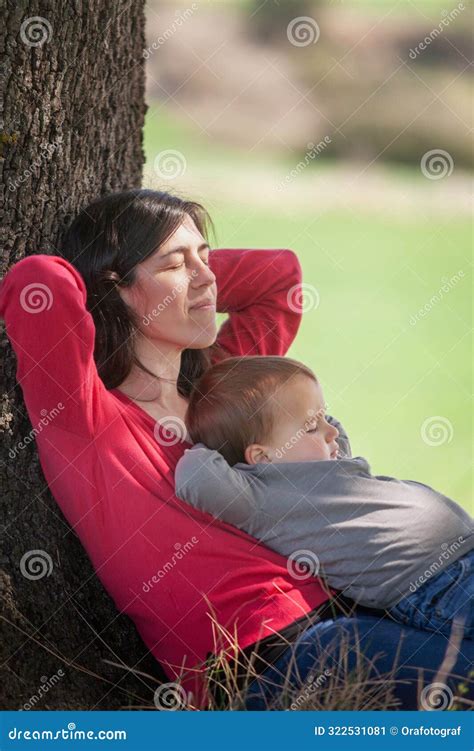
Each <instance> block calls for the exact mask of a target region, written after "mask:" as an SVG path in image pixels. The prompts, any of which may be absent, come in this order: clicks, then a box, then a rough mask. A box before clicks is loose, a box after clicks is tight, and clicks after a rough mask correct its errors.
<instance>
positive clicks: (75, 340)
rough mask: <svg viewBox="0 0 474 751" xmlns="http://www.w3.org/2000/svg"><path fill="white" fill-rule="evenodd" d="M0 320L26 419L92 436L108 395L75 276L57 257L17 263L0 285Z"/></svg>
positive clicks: (90, 321)
mask: <svg viewBox="0 0 474 751" xmlns="http://www.w3.org/2000/svg"><path fill="white" fill-rule="evenodd" d="M0 316H1V317H2V318H4V320H5V326H6V332H7V335H8V338H9V339H10V342H11V344H12V346H13V349H14V351H15V354H16V359H17V373H16V377H17V381H18V382H19V384H20V386H21V388H22V391H23V397H24V400H25V404H26V407H27V410H28V414H29V417H30V420H31V422H32V424H33V426H35V425H36V424H37V423H38V422H39V421H40V420H41V419H42V418H43V419H46V417H45V416H46V415H53V417H52V418H51V420H52V421H53V420H54V424H55V425H56V426H57V427H59V428H63V429H64V430H68V431H69V432H72V433H76V434H77V435H86V436H91V435H92V434H93V432H94V430H95V429H96V427H97V422H98V420H99V418H100V417H101V416H102V415H101V414H99V412H102V410H104V409H105V406H104V405H105V401H106V399H104V394H105V395H106V394H107V391H106V389H105V386H104V384H103V382H102V381H101V379H100V377H99V374H98V372H97V369H96V365H95V361H94V356H93V355H94V341H95V326H94V322H93V319H92V316H91V314H90V313H89V312H88V311H87V309H86V288H85V284H84V281H83V279H82V277H81V275H80V274H79V272H78V271H77V270H76V269H74V267H73V266H72V265H71V264H70V263H69V262H68V261H66V260H64V259H62V258H60V257H58V256H50V255H34V256H28V257H27V258H24V259H22V260H21V261H18V262H17V263H16V264H15V265H14V266H13V267H12V268H11V269H10V270H9V272H8V273H7V274H6V276H5V278H4V279H3V281H2V284H1V287H0Z"/></svg>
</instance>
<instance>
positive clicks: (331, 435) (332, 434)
mask: <svg viewBox="0 0 474 751" xmlns="http://www.w3.org/2000/svg"><path fill="white" fill-rule="evenodd" d="M338 435H339V431H338V429H337V428H336V427H335V426H334V425H331V423H329V430H328V432H327V441H328V443H330V442H331V441H334V440H335V439H336V438H337V437H338Z"/></svg>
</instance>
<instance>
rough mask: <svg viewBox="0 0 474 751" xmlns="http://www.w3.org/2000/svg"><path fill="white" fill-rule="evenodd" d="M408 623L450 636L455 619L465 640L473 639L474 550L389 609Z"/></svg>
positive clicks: (396, 618)
mask: <svg viewBox="0 0 474 751" xmlns="http://www.w3.org/2000/svg"><path fill="white" fill-rule="evenodd" d="M388 612H389V613H390V615H391V616H393V618H395V620H397V621H399V622H400V623H404V624H405V625H406V626H414V628H422V629H426V630H428V631H437V632H439V633H441V634H444V635H445V636H449V634H450V632H451V628H452V626H453V620H454V619H455V618H456V620H457V619H459V620H462V621H463V631H464V638H465V639H474V550H471V552H470V553H467V554H466V555H465V556H463V557H462V558H459V559H458V560H457V561H454V563H451V564H450V565H449V566H447V567H446V568H445V569H444V571H441V573H439V574H436V576H434V577H433V578H432V579H428V580H427V581H426V582H425V583H424V584H422V585H421V586H419V587H418V589H417V590H416V591H415V592H412V593H411V594H409V595H407V596H406V597H404V598H403V600H400V602H398V603H397V604H396V605H395V606H394V607H393V608H391V609H390V610H389V611H388Z"/></svg>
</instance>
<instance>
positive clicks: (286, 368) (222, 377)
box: [185, 355, 317, 466]
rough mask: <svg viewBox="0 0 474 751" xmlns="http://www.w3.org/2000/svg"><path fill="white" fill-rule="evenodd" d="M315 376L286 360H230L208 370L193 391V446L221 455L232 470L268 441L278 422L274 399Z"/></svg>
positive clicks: (189, 412)
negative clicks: (247, 451)
mask: <svg viewBox="0 0 474 751" xmlns="http://www.w3.org/2000/svg"><path fill="white" fill-rule="evenodd" d="M301 375H304V376H306V377H308V378H311V379H312V380H313V381H316V382H317V378H316V376H315V374H314V373H313V371H312V370H311V369H310V368H308V367H306V365H303V364H302V363H300V362H298V361H297V360H292V359H290V358H289V357H274V356H264V355H254V356H248V357H229V358H228V359H226V360H222V361H221V362H218V363H216V364H215V365H212V366H211V367H210V368H209V369H208V370H206V372H205V373H204V374H203V375H202V376H201V377H200V378H199V380H198V381H197V383H196V384H195V385H194V388H193V391H192V392H191V397H190V401H189V405H188V409H187V412H186V418H185V420H186V427H187V429H188V432H189V435H190V437H191V439H192V441H193V442H194V443H204V444H205V445H206V446H208V447H209V448H211V449H215V450H216V451H219V452H220V453H221V454H222V456H223V457H224V458H225V459H226V460H227V461H228V463H229V464H230V465H231V466H233V465H234V464H236V463H237V462H245V449H246V448H247V446H249V445H250V444H252V443H262V442H264V441H266V440H269V438H270V436H271V434H272V431H273V429H274V426H275V421H276V419H278V417H279V413H278V409H276V407H277V405H276V404H275V400H274V399H272V398H271V397H272V396H275V395H276V393H277V391H278V390H279V389H280V388H281V387H282V386H284V385H285V383H287V382H288V381H289V380H290V379H291V378H294V377H295V376H301Z"/></svg>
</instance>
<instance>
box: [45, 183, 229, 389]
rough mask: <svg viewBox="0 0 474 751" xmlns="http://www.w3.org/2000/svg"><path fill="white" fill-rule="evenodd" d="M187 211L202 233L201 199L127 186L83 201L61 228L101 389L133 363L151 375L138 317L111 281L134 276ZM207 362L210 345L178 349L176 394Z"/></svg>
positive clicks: (124, 282)
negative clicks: (83, 300) (89, 321)
mask: <svg viewBox="0 0 474 751" xmlns="http://www.w3.org/2000/svg"><path fill="white" fill-rule="evenodd" d="M186 216H190V217H191V219H193V221H194V223H195V224H196V227H197V228H198V230H199V231H200V232H201V234H202V235H203V237H205V238H206V240H208V238H209V231H210V230H211V231H212V232H214V227H213V224H212V220H211V218H210V216H209V214H208V213H207V211H206V210H205V209H204V207H203V206H201V204H199V203H196V202H194V201H188V200H185V199H183V198H179V197H178V196H173V195H171V194H170V193H166V192H158V191H153V190H140V189H136V190H127V191H124V192H122V193H112V194H110V195H107V196H103V197H102V198H99V199H97V200H95V201H94V202H93V203H91V204H89V205H88V206H86V207H85V208H84V209H82V210H81V212H80V213H79V215H78V216H77V217H76V219H75V220H74V221H73V223H72V224H71V226H70V227H69V229H68V230H67V232H66V235H65V237H64V240H63V242H62V245H61V248H60V255H61V256H62V257H63V258H65V259H66V260H67V261H69V262H70V263H71V264H72V265H73V266H74V267H75V268H76V269H77V270H78V271H79V273H80V274H81V276H82V277H83V279H84V282H85V285H86V289H87V308H88V310H89V311H90V313H91V314H92V317H93V319H94V323H95V329H96V338H95V348H94V359H95V362H96V365H97V369H98V372H99V375H100V377H101V379H102V381H103V382H104V384H105V386H106V388H107V389H112V388H116V387H117V386H120V384H121V383H122V382H123V381H124V380H125V378H126V377H127V376H128V375H129V373H130V371H131V369H132V366H133V365H134V364H135V365H136V366H137V367H139V368H140V369H141V370H143V371H144V372H146V373H148V374H149V375H152V376H154V373H152V372H151V371H150V370H148V368H146V367H145V366H144V365H143V364H142V363H141V362H140V361H139V360H138V359H137V358H136V356H135V352H134V349H135V347H134V343H135V337H136V334H137V331H138V325H139V321H138V319H137V317H136V316H135V314H134V312H133V311H132V310H131V309H130V308H129V306H128V305H126V303H125V301H124V300H123V299H122V297H121V296H120V294H119V292H118V290H117V288H116V287H117V285H118V284H119V285H120V286H122V287H124V286H127V287H129V286H131V285H132V284H133V283H134V281H135V277H136V273H135V269H136V267H137V265H138V264H139V263H141V262H142V261H144V260H145V259H146V258H147V257H148V256H150V255H151V254H152V253H154V252H155V251H156V250H157V249H158V248H159V247H160V246H161V245H162V244H163V243H164V242H166V240H168V238H169V237H171V235H172V234H173V233H174V232H175V230H176V229H177V228H178V227H179V225H180V224H181V223H182V222H183V220H184V219H185V218H186ZM209 364H210V348H209V347H208V348H206V349H186V350H184V351H183V353H182V357H181V368H180V373H179V377H178V384H177V385H178V391H179V393H180V394H181V395H182V396H189V394H190V392H191V388H192V385H193V383H194V381H195V380H196V379H197V378H199V376H201V375H202V373H203V372H204V371H205V370H206V368H207V367H208V366H209ZM154 377H155V378H156V379H157V381H158V380H159V379H158V377H157V376H154ZM143 401H145V400H143Z"/></svg>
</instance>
